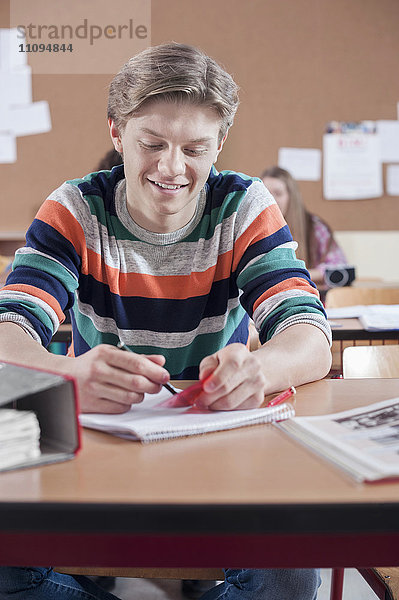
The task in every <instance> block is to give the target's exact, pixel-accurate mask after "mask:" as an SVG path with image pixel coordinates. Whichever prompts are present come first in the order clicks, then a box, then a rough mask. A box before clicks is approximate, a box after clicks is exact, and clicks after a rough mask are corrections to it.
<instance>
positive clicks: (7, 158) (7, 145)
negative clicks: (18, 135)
mask: <svg viewBox="0 0 399 600" xmlns="http://www.w3.org/2000/svg"><path fill="white" fill-rule="evenodd" d="M16 160H17V141H16V139H15V135H13V134H12V133H1V132H0V163H15V162H16Z"/></svg>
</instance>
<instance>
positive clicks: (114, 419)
mask: <svg viewBox="0 0 399 600" xmlns="http://www.w3.org/2000/svg"><path fill="white" fill-rule="evenodd" d="M172 397H173V396H172V394H171V393H170V392H168V391H167V390H165V389H163V390H162V391H161V392H159V393H158V394H146V395H145V397H144V400H143V402H141V403H140V404H135V405H133V406H132V408H131V409H130V410H129V411H128V412H126V413H123V414H118V415H109V414H97V413H90V414H87V413H86V414H81V415H80V417H79V419H80V423H81V425H83V427H89V428H91V429H99V430H100V431H105V432H107V433H111V434H113V435H116V436H118V437H123V438H127V439H130V440H138V441H141V442H155V441H160V440H167V439H171V438H177V437H184V436H188V435H197V434H200V433H208V432H212V431H222V430H226V429H235V428H237V427H243V426H248V425H257V424H260V423H274V422H276V421H283V420H285V419H289V418H291V417H293V416H294V415H295V410H294V407H293V406H292V405H291V404H289V403H284V404H279V405H277V406H273V407H266V408H257V409H250V410H233V411H214V410H203V409H199V408H197V407H195V406H183V407H170V406H168V400H169V399H170V398H172Z"/></svg>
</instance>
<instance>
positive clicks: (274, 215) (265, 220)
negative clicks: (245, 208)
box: [233, 204, 286, 271]
mask: <svg viewBox="0 0 399 600" xmlns="http://www.w3.org/2000/svg"><path fill="white" fill-rule="evenodd" d="M284 225H286V222H285V221H284V218H283V216H282V214H281V212H280V209H279V208H278V206H277V204H271V205H270V206H268V207H267V208H265V210H263V211H262V212H261V213H260V214H259V215H258V216H257V217H256V219H255V220H254V221H253V222H252V223H251V226H250V227H248V228H247V229H246V230H245V231H244V233H243V234H242V235H240V237H239V238H238V239H237V241H236V242H235V244H234V254H235V257H236V258H235V260H234V263H233V270H234V271H235V270H236V268H237V265H238V263H239V261H240V259H241V257H242V256H243V254H244V252H245V251H246V249H247V248H248V246H250V245H251V244H254V243H255V242H258V241H259V240H261V239H263V238H265V237H268V236H269V235H273V233H276V231H278V230H279V229H281V228H282V227H284Z"/></svg>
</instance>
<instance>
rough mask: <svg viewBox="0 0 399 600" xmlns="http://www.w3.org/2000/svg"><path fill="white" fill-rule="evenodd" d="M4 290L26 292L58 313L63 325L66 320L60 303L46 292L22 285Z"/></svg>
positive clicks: (4, 288)
mask: <svg viewBox="0 0 399 600" xmlns="http://www.w3.org/2000/svg"><path fill="white" fill-rule="evenodd" d="M3 290H10V291H11V292H24V293H25V294H29V295H30V296H34V297H35V298H39V299H40V300H43V302H45V303H46V304H48V305H49V306H51V308H52V309H53V310H54V312H55V313H56V315H57V317H58V319H59V321H60V323H62V322H63V321H64V320H65V315H64V313H63V312H62V310H61V306H60V304H59V302H57V300H56V299H55V298H54V296H51V294H49V293H48V292H45V291H44V290H42V289H40V288H38V287H35V286H33V285H27V284H25V283H21V284H16V285H6V286H4V287H3Z"/></svg>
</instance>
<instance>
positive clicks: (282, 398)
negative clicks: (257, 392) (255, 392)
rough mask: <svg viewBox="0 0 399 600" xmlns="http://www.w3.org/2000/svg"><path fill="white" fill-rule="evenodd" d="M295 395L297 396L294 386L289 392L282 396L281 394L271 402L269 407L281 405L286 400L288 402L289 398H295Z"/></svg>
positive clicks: (282, 393)
mask: <svg viewBox="0 0 399 600" xmlns="http://www.w3.org/2000/svg"><path fill="white" fill-rule="evenodd" d="M295 394H296V389H295V388H294V386H293V385H292V386H291V387H289V388H288V390H285V391H284V392H281V394H279V395H278V396H276V397H275V398H273V400H270V402H268V403H267V406H276V404H281V403H282V402H285V401H286V400H288V398H291V396H295Z"/></svg>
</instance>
